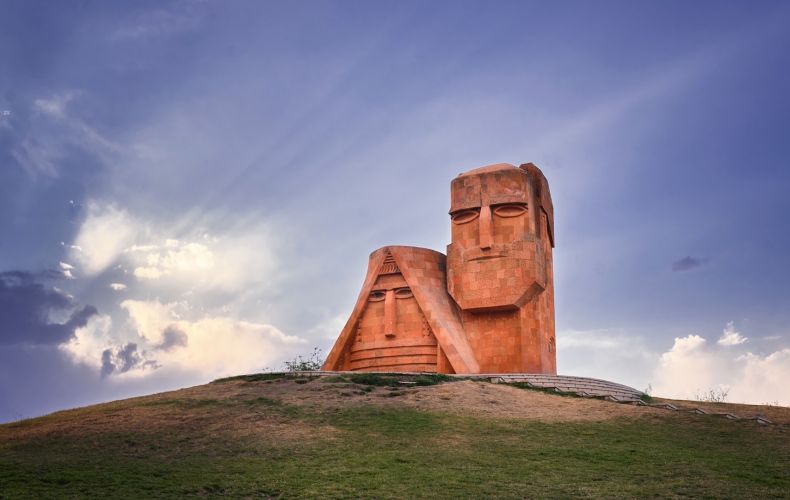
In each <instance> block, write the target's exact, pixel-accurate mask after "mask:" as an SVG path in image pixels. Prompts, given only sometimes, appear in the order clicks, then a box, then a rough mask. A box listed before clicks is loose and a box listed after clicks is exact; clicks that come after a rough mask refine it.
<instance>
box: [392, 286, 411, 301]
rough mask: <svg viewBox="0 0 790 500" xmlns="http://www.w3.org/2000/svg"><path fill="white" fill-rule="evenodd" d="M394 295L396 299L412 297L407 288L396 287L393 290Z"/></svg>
mask: <svg viewBox="0 0 790 500" xmlns="http://www.w3.org/2000/svg"><path fill="white" fill-rule="evenodd" d="M395 297H396V298H398V299H408V298H410V297H414V295H413V294H412V293H411V289H409V288H398V289H397V290H395Z"/></svg>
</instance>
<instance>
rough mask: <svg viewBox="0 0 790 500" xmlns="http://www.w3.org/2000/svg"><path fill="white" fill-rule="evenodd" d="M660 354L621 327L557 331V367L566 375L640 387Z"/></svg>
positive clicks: (645, 385)
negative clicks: (616, 328)
mask: <svg viewBox="0 0 790 500" xmlns="http://www.w3.org/2000/svg"><path fill="white" fill-rule="evenodd" d="M657 357H658V355H657V353H655V352H652V351H651V350H650V349H649V348H648V347H647V346H646V345H645V342H644V339H642V338H641V337H639V336H635V335H633V334H630V333H628V332H624V331H620V330H615V329H597V330H563V331H560V332H558V333H557V367H558V370H559V371H560V372H561V373H563V374H566V375H577V376H584V377H595V378H603V379H606V380H612V381H615V382H618V383H621V384H626V385H630V386H632V387H634V388H636V389H640V390H641V389H644V388H645V387H647V384H648V383H649V382H650V375H651V369H652V367H653V366H654V364H655V361H656V358H657Z"/></svg>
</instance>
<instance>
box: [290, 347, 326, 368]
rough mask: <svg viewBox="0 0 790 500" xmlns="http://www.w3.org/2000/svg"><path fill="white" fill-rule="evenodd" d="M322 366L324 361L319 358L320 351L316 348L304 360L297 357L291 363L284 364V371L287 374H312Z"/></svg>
mask: <svg viewBox="0 0 790 500" xmlns="http://www.w3.org/2000/svg"><path fill="white" fill-rule="evenodd" d="M322 366H324V359H323V357H322V356H321V349H319V348H317V347H316V348H314V349H313V352H312V353H310V355H309V356H307V357H306V358H303V357H302V356H301V355H299V356H296V357H295V358H294V359H292V360H291V361H286V362H285V369H286V371H289V372H314V371H318V370H320V369H321V367H322Z"/></svg>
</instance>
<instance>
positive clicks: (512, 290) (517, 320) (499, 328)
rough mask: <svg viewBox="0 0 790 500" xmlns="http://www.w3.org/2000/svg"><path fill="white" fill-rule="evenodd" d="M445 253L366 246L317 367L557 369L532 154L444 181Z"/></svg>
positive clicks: (550, 225)
mask: <svg viewBox="0 0 790 500" xmlns="http://www.w3.org/2000/svg"><path fill="white" fill-rule="evenodd" d="M450 220H451V225H452V243H450V245H448V246H447V257H445V256H444V255H443V254H441V253H439V252H435V251H433V250H428V249H426V248H417V247H406V246H388V247H383V248H380V249H378V250H376V251H375V252H373V253H372V254H370V260H369V263H368V273H367V276H366V277H365V282H364V284H363V286H362V292H361V293H360V295H359V298H358V299H357V303H356V305H355V306H354V310H353V311H352V313H351V317H350V318H349V319H348V322H347V323H346V326H345V327H344V328H343V330H342V332H340V336H339V337H338V339H337V341H336V342H335V345H334V347H333V348H332V350H331V352H330V353H329V356H328V357H327V360H326V362H325V363H324V370H338V371H386V372H435V373H549V374H556V373H557V364H556V348H555V340H554V275H553V270H552V248H553V247H554V208H553V206H552V203H551V194H550V193H549V185H548V182H547V181H546V177H545V176H544V175H543V173H542V172H541V171H540V169H538V167H536V166H535V165H533V164H532V163H526V164H524V165H521V166H520V167H515V166H513V165H510V164H507V163H500V164H496V165H489V166H487V167H482V168H478V169H475V170H471V171H469V172H465V173H463V174H461V175H459V176H458V177H456V178H455V179H453V181H452V182H451V185H450Z"/></svg>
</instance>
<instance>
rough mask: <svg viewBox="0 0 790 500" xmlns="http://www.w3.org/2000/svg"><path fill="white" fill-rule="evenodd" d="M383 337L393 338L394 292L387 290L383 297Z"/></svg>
mask: <svg viewBox="0 0 790 500" xmlns="http://www.w3.org/2000/svg"><path fill="white" fill-rule="evenodd" d="M384 336H385V337H390V338H391V337H394V336H395V290H387V292H386V294H385V295H384Z"/></svg>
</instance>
